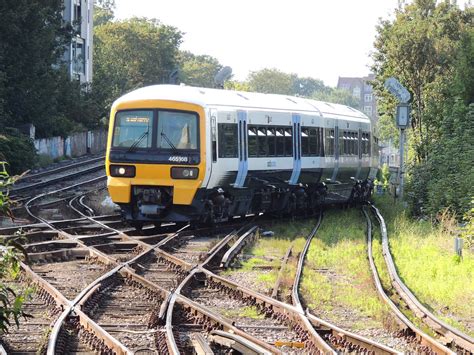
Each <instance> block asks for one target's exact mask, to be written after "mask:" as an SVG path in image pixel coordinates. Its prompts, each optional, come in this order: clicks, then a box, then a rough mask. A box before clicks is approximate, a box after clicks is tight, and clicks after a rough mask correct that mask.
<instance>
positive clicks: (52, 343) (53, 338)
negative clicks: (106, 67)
mask: <svg viewBox="0 0 474 355" xmlns="http://www.w3.org/2000/svg"><path fill="white" fill-rule="evenodd" d="M95 181H97V179H92V180H88V181H87V182H83V183H80V185H83V184H84V183H90V182H95ZM73 187H75V186H73ZM70 188H72V187H68V188H63V189H59V190H55V191H50V192H47V193H44V194H41V195H38V196H36V197H35V198H33V199H31V200H29V201H28V202H27V204H26V205H25V206H26V209H27V212H28V213H29V214H30V216H32V217H33V218H35V219H37V220H39V221H41V222H42V223H44V224H45V225H46V226H48V227H49V228H51V229H53V230H56V231H57V232H58V233H60V234H61V235H63V236H65V237H66V239H72V240H74V241H76V242H78V243H80V244H82V246H83V247H84V248H86V249H87V250H89V251H91V252H94V253H96V254H98V256H99V257H101V258H105V259H107V260H109V262H111V263H116V261H115V260H113V259H111V258H109V257H108V256H107V255H106V254H104V253H102V252H100V251H98V250H96V249H95V248H94V247H90V246H87V245H85V244H83V242H82V241H81V239H80V238H78V237H76V236H72V235H70V234H68V233H64V232H63V231H61V230H60V229H58V228H56V227H55V226H54V225H53V224H52V223H50V222H49V221H47V220H46V219H44V218H41V217H39V216H36V215H35V214H33V213H32V212H31V210H30V209H29V205H30V204H31V203H32V202H33V201H35V200H36V199H39V198H41V197H44V196H47V195H51V194H54V193H57V192H61V191H64V190H67V189H70ZM75 198H76V197H74V198H73V199H72V200H74V199H75ZM78 212H79V214H80V215H82V216H83V218H84V220H90V221H92V222H94V223H96V224H98V225H101V226H102V227H103V228H106V229H108V230H110V231H111V232H113V233H114V234H118V235H122V236H124V237H125V239H127V240H129V241H133V242H135V243H137V244H143V246H144V248H145V251H144V252H143V253H142V254H141V255H138V256H137V257H135V258H133V259H132V260H129V261H127V262H125V263H122V264H120V265H118V266H117V267H116V268H114V269H113V270H111V271H109V272H108V273H106V274H104V275H102V276H101V277H99V278H98V279H96V280H95V281H93V282H92V283H91V284H89V285H88V286H87V287H86V288H85V289H83V290H82V292H81V293H80V294H79V295H78V296H77V297H76V298H75V299H74V300H73V302H71V303H70V305H69V307H68V308H67V309H66V310H65V311H64V312H63V314H62V316H61V317H60V319H59V320H58V321H57V322H56V323H55V325H54V327H53V329H52V331H51V334H50V337H49V341H48V349H47V353H48V355H49V354H54V353H56V344H57V341H58V338H59V333H60V331H61V328H62V326H63V323H64V321H65V320H66V319H67V318H68V317H69V316H70V315H71V314H72V313H73V312H74V313H77V312H76V310H77V309H76V308H75V307H76V305H77V304H78V303H79V302H81V301H82V302H85V297H86V296H90V295H91V294H92V292H91V290H92V289H93V288H95V287H96V286H97V285H98V284H99V283H100V282H102V281H103V280H105V279H107V278H109V277H111V276H112V275H115V274H116V273H118V272H119V271H121V270H122V269H123V268H127V269H128V266H129V264H130V263H132V262H134V261H135V260H137V259H138V258H140V257H142V256H143V255H145V254H147V253H149V252H151V251H153V250H154V249H156V248H158V247H159V246H160V245H162V244H163V242H165V241H168V240H171V239H172V238H174V237H175V236H176V235H177V233H175V235H171V236H169V237H168V238H166V240H164V241H161V242H160V243H158V244H156V245H155V246H154V247H150V246H149V245H148V244H146V243H144V242H141V241H140V240H136V239H133V238H130V237H129V236H127V235H126V234H124V233H122V232H120V231H118V230H115V229H113V228H110V227H109V226H107V225H105V224H103V223H101V222H98V221H95V220H94V219H93V218H91V217H88V216H86V215H85V214H83V213H82V212H80V211H78ZM187 227H188V226H185V227H184V228H182V229H181V230H180V231H182V230H183V229H185V228H187ZM128 272H129V273H130V274H132V275H134V276H136V277H137V278H140V277H139V276H138V275H136V274H135V271H134V270H133V269H128ZM146 282H147V281H146ZM142 283H143V280H142ZM152 285H153V286H154V288H155V289H158V290H159V291H161V292H167V291H166V290H164V289H161V287H159V286H158V285H155V284H152ZM165 296H166V295H165ZM163 298H164V299H166V298H167V297H163ZM83 317H86V318H83ZM79 320H80V323H81V325H82V326H83V327H86V328H87V329H90V330H91V331H93V334H95V336H96V337H98V338H99V339H100V340H101V341H102V342H103V344H105V345H106V346H109V345H110V346H116V345H115V344H119V346H118V349H116V350H117V351H118V353H122V352H123V351H125V353H131V352H130V350H128V349H127V348H126V347H124V346H123V345H122V344H121V343H120V342H118V341H117V340H115V338H114V337H113V336H111V335H110V334H109V333H108V332H107V331H105V330H104V329H103V328H101V327H99V326H98V325H94V324H95V323H94V322H93V321H92V320H91V319H90V318H88V317H87V316H86V315H85V314H83V315H82V316H80V317H79ZM107 344H108V345H107Z"/></svg>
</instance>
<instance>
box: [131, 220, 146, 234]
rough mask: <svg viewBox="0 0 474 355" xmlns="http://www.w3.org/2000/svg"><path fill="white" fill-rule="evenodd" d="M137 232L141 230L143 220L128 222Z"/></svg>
mask: <svg viewBox="0 0 474 355" xmlns="http://www.w3.org/2000/svg"><path fill="white" fill-rule="evenodd" d="M130 224H131V225H132V227H133V228H135V230H136V231H137V232H141V231H142V229H143V222H132V223H130Z"/></svg>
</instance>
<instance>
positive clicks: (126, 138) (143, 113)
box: [112, 110, 153, 148]
mask: <svg viewBox="0 0 474 355" xmlns="http://www.w3.org/2000/svg"><path fill="white" fill-rule="evenodd" d="M152 125H153V111H152V110H136V111H135V110H134V111H119V112H117V114H116V116H115V127H114V138H113V140H112V146H113V147H120V148H131V147H132V146H133V147H135V148H151V143H152V133H153V129H152Z"/></svg>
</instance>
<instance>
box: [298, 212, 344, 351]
mask: <svg viewBox="0 0 474 355" xmlns="http://www.w3.org/2000/svg"><path fill="white" fill-rule="evenodd" d="M321 219H322V212H321V211H320V213H319V218H318V221H317V222H316V225H315V226H314V228H313V229H312V230H311V232H310V234H309V235H308V237H307V238H306V243H305V246H304V248H303V250H302V252H301V254H300V257H299V260H298V267H297V269H296V274H295V279H294V282H293V287H292V290H291V298H292V302H293V305H294V306H295V307H296V309H297V310H298V311H299V312H300V314H299V317H300V318H301V322H302V323H304V325H305V327H306V328H307V329H309V331H310V333H311V335H312V336H313V338H314V341H315V343H316V344H317V346H318V348H319V349H321V350H322V351H323V352H324V353H331V354H335V353H336V352H335V351H334V349H333V348H332V347H331V346H330V345H329V344H328V343H327V342H326V341H324V339H323V338H321V336H320V335H319V334H318V332H316V330H315V329H314V327H313V326H312V325H311V323H310V322H309V320H308V319H307V318H306V316H305V315H304V310H303V306H302V305H301V300H300V295H299V285H300V279H301V275H302V273H303V267H304V260H305V258H306V254H307V253H308V250H309V246H310V245H311V241H312V240H313V237H314V236H315V235H316V232H317V231H318V229H319V226H320V225H321Z"/></svg>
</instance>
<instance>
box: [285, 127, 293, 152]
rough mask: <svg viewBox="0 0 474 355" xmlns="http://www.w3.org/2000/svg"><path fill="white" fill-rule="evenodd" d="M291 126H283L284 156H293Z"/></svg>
mask: <svg viewBox="0 0 474 355" xmlns="http://www.w3.org/2000/svg"><path fill="white" fill-rule="evenodd" d="M292 132H293V128H291V127H288V128H285V157H291V156H293V135H292Z"/></svg>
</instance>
